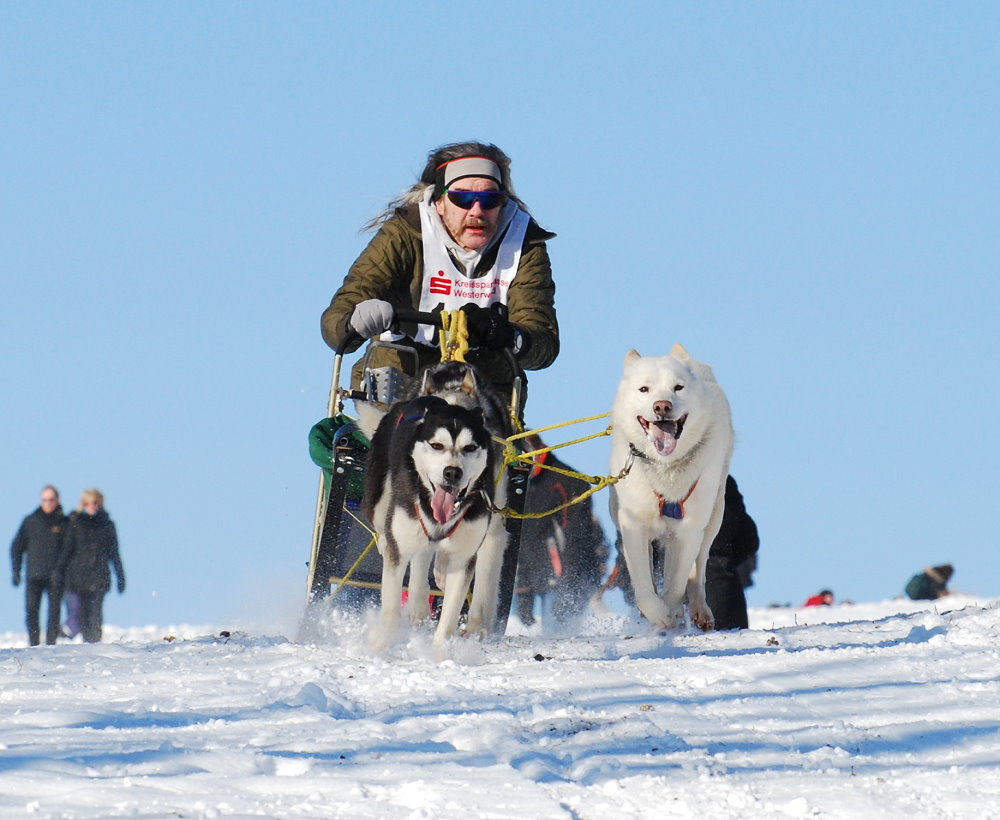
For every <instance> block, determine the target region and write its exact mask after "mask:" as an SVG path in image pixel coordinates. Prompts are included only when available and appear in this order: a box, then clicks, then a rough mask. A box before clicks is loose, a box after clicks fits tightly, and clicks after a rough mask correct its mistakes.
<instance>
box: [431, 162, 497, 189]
mask: <svg viewBox="0 0 1000 820" xmlns="http://www.w3.org/2000/svg"><path fill="white" fill-rule="evenodd" d="M442 168H443V169H444V187H445V188H447V187H448V186H449V185H451V184H452V183H453V182H457V181H458V180H460V179H464V178H465V177H486V178H488V179H492V180H493V181H494V182H496V184H497V185H499V186H500V187H501V188H502V187H503V180H502V177H501V174H500V167H499V166H498V165H497V164H496V163H495V162H494V161H493V160H491V159H487V158H486V157H459V158H458V159H453V160H449V161H448V162H443V163H441V165H439V166H438V170H441V169H442Z"/></svg>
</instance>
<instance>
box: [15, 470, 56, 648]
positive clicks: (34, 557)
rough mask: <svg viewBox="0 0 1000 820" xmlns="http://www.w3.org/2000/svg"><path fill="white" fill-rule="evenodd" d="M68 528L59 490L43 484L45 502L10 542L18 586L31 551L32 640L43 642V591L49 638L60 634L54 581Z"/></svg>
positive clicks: (27, 591)
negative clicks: (53, 577) (46, 599)
mask: <svg viewBox="0 0 1000 820" xmlns="http://www.w3.org/2000/svg"><path fill="white" fill-rule="evenodd" d="M65 529H66V514H65V513H64V512H63V509H62V506H61V505H60V504H59V492H58V490H56V488H55V487H53V486H52V485H48V486H46V487H43V488H42V492H41V504H40V505H39V507H38V509H37V510H35V511H34V512H33V513H31V515H29V516H27V517H26V518H25V519H24V521H23V522H21V527H20V528H19V529H18V531H17V535H15V536H14V541H13V543H12V544H11V545H10V559H11V564H12V568H13V576H12V577H13V582H14V586H18V585H19V584H20V583H21V567H22V565H23V563H24V557H25V555H27V559H28V560H27V564H28V571H27V577H26V579H25V584H24V587H25V612H26V616H27V617H26V621H27V625H28V643H29V644H30V645H31V646H38V644H39V643H41V624H40V622H39V610H40V609H41V605H42V595H43V594H45V595H48V601H49V622H48V627H47V629H46V630H45V642H46V643H47V644H54V643H55V642H56V639H57V638H58V637H59V605H60V595H59V591H58V590H57V589H56V588H55V587H54V586H53V584H52V572H53V570H54V569H55V567H56V564H57V562H58V560H59V553H60V551H61V550H62V545H63V535H64V531H65Z"/></svg>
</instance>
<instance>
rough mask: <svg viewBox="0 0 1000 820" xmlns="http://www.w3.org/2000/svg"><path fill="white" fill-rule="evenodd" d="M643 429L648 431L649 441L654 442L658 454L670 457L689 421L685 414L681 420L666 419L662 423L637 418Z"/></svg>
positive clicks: (641, 417) (640, 417)
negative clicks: (685, 423) (685, 424)
mask: <svg viewBox="0 0 1000 820" xmlns="http://www.w3.org/2000/svg"><path fill="white" fill-rule="evenodd" d="M636 419H637V420H638V422H639V424H640V425H641V426H642V429H643V430H645V431H646V435H647V436H648V437H649V440H650V441H652V442H653V446H654V447H655V448H656V452H657V453H659V454H660V455H661V456H669V455H670V454H671V453H672V452H673V451H674V448H676V447H677V442H678V440H679V439H680V437H681V433H683V432H684V422H686V421H687V414H686V413H685V414H684V415H683V416H681V417H680V418H679V419H666V420H660V421H650V420H649V419H647V418H644V417H643V416H636Z"/></svg>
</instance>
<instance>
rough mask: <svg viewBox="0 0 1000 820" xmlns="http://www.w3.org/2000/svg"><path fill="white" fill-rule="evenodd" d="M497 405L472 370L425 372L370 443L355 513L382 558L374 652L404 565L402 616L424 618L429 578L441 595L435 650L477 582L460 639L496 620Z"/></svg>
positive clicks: (502, 497)
mask: <svg viewBox="0 0 1000 820" xmlns="http://www.w3.org/2000/svg"><path fill="white" fill-rule="evenodd" d="M506 419H507V417H506V414H505V413H504V411H503V404H502V401H501V400H500V399H499V397H497V396H496V394H495V392H494V391H493V390H492V388H490V387H489V386H487V385H485V384H484V383H483V382H482V380H481V378H480V377H479V376H478V375H477V374H476V372H475V370H474V369H473V368H472V367H471V365H467V364H464V363H458V362H447V363H443V364H440V365H435V366H433V367H431V368H429V369H428V370H427V371H426V372H425V373H424V375H423V377H422V379H421V381H420V389H419V395H417V396H414V397H412V398H409V399H404V400H402V401H399V402H397V403H396V404H394V405H393V406H392V407H391V408H390V409H389V412H388V413H387V414H386V415H385V416H384V417H383V418H382V420H381V421H380V422H379V424H378V427H377V429H376V431H375V433H374V435H373V436H372V440H371V448H370V450H369V453H368V462H367V465H366V468H365V476H364V497H363V501H362V512H364V514H365V515H366V516H367V517H368V519H369V521H371V523H372V525H373V526H374V528H375V530H376V533H377V544H378V548H379V551H380V552H381V553H382V604H381V612H380V615H379V622H378V625H377V626H376V628H375V629H374V630H373V632H372V636H371V638H372V647H373V648H374V649H375V650H376V651H382V650H384V649H385V648H387V647H388V646H389V645H390V644H391V642H392V640H393V638H394V636H395V633H396V631H397V628H398V626H399V621H400V616H401V611H402V605H401V593H402V587H403V578H404V574H405V572H406V569H407V566H409V570H410V577H409V595H408V605H407V606H408V611H409V615H410V620H411V621H412V622H414V623H417V622H420V621H424V620H426V619H427V618H429V616H430V607H429V604H428V592H429V589H428V570H429V569H430V565H431V560H432V558H435V563H434V576H435V581H436V582H437V584H438V586H439V587H441V589H442V590H443V591H444V600H443V602H442V606H441V612H440V620H439V622H438V626H437V630H436V632H435V634H434V645H435V647H436V649H437V650H438V651H439V652H440V651H441V649H442V646H443V644H444V642H445V641H446V640H447V639H448V638H449V637H450V636H452V635H453V634H454V633H455V632H456V629H457V625H458V619H459V615H460V613H461V610H462V605H463V603H464V601H465V597H466V595H467V593H468V590H469V584H470V582H471V580H472V577H473V574H475V579H476V583H475V586H474V588H473V595H472V603H471V605H470V607H469V620H468V627H467V631H468V632H469V633H479V632H488V631H490V630H492V628H493V626H494V623H495V621H496V614H497V597H498V591H499V584H500V570H501V566H502V563H503V554H504V551H505V550H506V547H507V532H506V529H505V528H504V525H503V520H502V518H501V517H500V515H498V514H496V513H494V512H493V509H494V507H502V506H504V504H505V503H506V493H505V492H504V486H503V485H501V486H500V487H498V486H497V475H498V471H499V469H500V465H501V459H502V448H501V447H500V445H498V444H496V443H495V442H494V440H493V438H492V435H491V434H492V433H495V434H497V435H505V431H506V429H507V427H508V424H509V423H508V422H507V420H506Z"/></svg>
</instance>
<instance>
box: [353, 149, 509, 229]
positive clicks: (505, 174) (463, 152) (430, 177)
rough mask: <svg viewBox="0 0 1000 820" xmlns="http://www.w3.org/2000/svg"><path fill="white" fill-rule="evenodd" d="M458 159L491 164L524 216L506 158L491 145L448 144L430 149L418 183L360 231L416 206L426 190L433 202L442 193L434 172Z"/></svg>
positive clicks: (501, 184) (376, 227)
mask: <svg viewBox="0 0 1000 820" xmlns="http://www.w3.org/2000/svg"><path fill="white" fill-rule="evenodd" d="M462 157H486V158H487V159H491V160H493V161H494V162H495V163H496V164H497V166H498V167H499V168H500V176H501V179H500V187H501V188H503V190H504V191H505V192H506V193H507V195H508V196H509V197H510V198H511V199H512V200H514V202H516V203H517V206H518V207H519V208H520V209H521V210H522V211H524V212H525V213H528V207H527V206H526V205H525V204H524V202H522V201H521V200H520V198H518V196H517V194H515V193H514V185H513V183H512V182H511V180H510V157H508V156H507V155H506V154H505V153H504V152H503V151H501V150H500V149H499V148H497V146H495V145H494V144H493V143H486V142H452V143H449V144H447V145H441V146H439V147H438V148H435V149H433V150H432V151H431V152H430V153H429V154H428V155H427V163H426V164H425V165H424V170H423V172H422V173H421V174H420V179H419V180H418V181H417V182H415V183H414V184H413V185H411V186H410V187H409V188H407V189H406V190H405V191H403V192H402V193H400V194H399V195H398V196H396V198H395V199H393V200H392V202H390V203H389V204H388V205H387V206H386V207H385V210H383V211H382V212H381V213H380V214H379V215H378V216H376V217H375V218H374V219H371V220H370V221H368V222H366V223H365V224H364V226H363V227H362V230H365V231H374V230H377V229H378V228H379V227H380V226H381V225H382V223H384V222H386V221H387V220H389V219H390V218H392V216H393V214H395V213H396V211H397V209H399V208H402V207H404V206H406V205H416V204H417V203H419V202H421V201H422V200H423V198H424V195H425V194H426V193H427V190H428V189H429V188H433V189H434V195H433V198H434V199H438V198H439V197H440V196H441V195H442V194H443V193H444V188H443V185H442V184H441V180H440V175H439V174H438V173H437V169H438V168H439V167H440V166H441V164H442V163H445V162H449V161H451V160H453V159H461V158H462Z"/></svg>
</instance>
